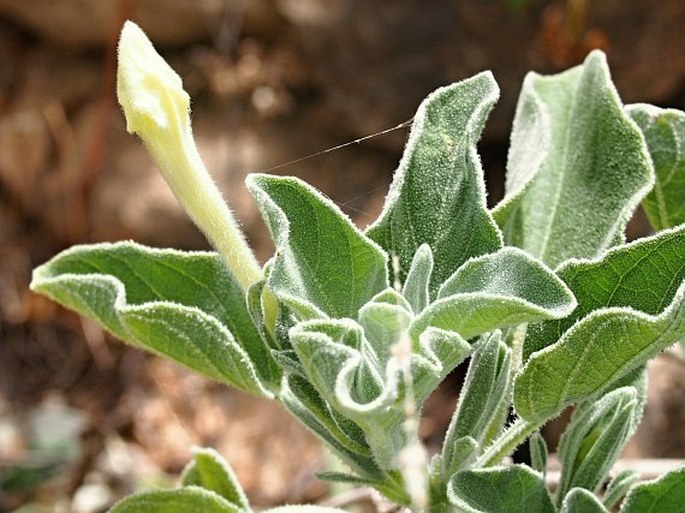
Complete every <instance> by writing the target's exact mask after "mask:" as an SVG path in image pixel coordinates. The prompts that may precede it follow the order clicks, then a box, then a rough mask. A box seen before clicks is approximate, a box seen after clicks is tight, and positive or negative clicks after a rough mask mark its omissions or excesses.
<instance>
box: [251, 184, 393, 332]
mask: <svg viewBox="0 0 685 513" xmlns="http://www.w3.org/2000/svg"><path fill="white" fill-rule="evenodd" d="M247 187H248V190H249V191H250V193H251V194H252V196H253V197H254V199H255V201H256V202H257V205H258V206H259V210H260V211H261V213H262V216H263V217H264V220H265V221H266V224H267V226H268V227H269V231H270V232H271V236H272V238H273V239H274V242H275V244H276V257H275V260H274V262H273V265H272V269H271V272H270V273H269V278H268V284H269V288H270V289H271V290H272V291H273V292H274V294H276V296H277V297H278V298H279V299H280V300H281V301H284V302H285V303H286V304H288V305H289V306H290V307H291V308H293V309H294V310H295V311H296V312H297V313H298V314H299V315H300V316H301V317H303V318H312V317H326V316H330V317H334V318H342V317H352V318H354V317H356V316H357V311H358V310H359V309H360V308H361V306H362V305H363V304H364V303H366V302H367V301H369V300H370V299H371V298H372V297H373V296H374V295H375V294H377V293H378V292H380V291H382V290H383V289H385V288H386V287H387V286H388V274H387V255H386V254H385V253H384V252H383V250H382V249H381V248H380V247H379V246H378V245H377V244H375V243H374V242H373V241H371V240H370V239H368V238H367V237H366V236H365V235H363V234H362V233H361V232H360V231H359V230H358V229H357V228H356V227H355V226H354V225H353V224H352V221H350V219H349V218H348V217H347V216H345V214H343V213H342V212H341V211H340V209H339V208H338V207H337V206H336V205H335V204H334V203H333V202H332V201H330V200H329V199H327V198H325V197H324V196H323V195H322V194H321V193H319V192H318V191H316V190H315V189H314V188H313V187H311V186H310V185H307V184H306V183H304V182H302V181H301V180H299V179H297V178H292V177H276V176H268V175H263V174H253V175H250V176H248V178H247Z"/></svg>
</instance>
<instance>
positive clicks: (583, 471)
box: [31, 52, 685, 513]
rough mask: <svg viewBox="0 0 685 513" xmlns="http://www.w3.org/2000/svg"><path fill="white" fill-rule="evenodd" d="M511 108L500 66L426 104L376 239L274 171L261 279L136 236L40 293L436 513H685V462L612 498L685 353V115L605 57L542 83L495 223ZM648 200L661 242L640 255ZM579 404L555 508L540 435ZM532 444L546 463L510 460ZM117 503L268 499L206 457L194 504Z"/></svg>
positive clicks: (261, 202) (242, 505)
mask: <svg viewBox="0 0 685 513" xmlns="http://www.w3.org/2000/svg"><path fill="white" fill-rule="evenodd" d="M120 58H121V56H120ZM498 94H499V91H498V88H497V85H496V83H495V81H494V78H493V77H492V75H491V74H490V73H488V72H485V73H481V74H478V75H476V76H474V77H472V78H469V79H466V80H463V81H461V82H458V83H456V84H453V85H450V86H447V87H443V88H440V89H438V90H437V91H435V92H434V93H432V94H431V95H429V96H428V97H427V98H426V99H425V100H424V102H423V103H422V104H421V106H420V107H419V109H418V111H417V113H416V116H415V117H414V122H413V126H412V129H411V134H410V136H409V139H408V142H407V145H406V149H405V152H404V155H403V156H402V159H401V161H400V164H399V167H398V168H397V170H396V172H395V175H394V179H393V182H392V184H391V186H390V191H389V193H388V196H387V198H386V202H385V205H384V208H383V211H382V213H381V215H380V216H379V218H378V219H377V220H376V221H375V222H374V223H373V224H372V225H371V226H369V227H368V228H367V229H366V230H360V229H358V228H357V227H356V226H355V225H354V224H353V223H352V221H351V220H350V219H349V218H348V217H347V216H346V215H344V214H343V213H342V212H341V211H340V209H339V208H338V207H337V206H336V205H335V203H333V202H332V201H330V200H329V199H328V198H326V197H325V196H324V195H323V194H322V193H320V192H319V191H317V190H315V189H314V188H312V187H311V186H309V185H307V184H306V183H304V182H302V181H301V180H299V179H297V178H294V177H279V176H269V175H264V174H253V175H250V176H249V177H248V179H247V187H248V190H249V191H250V193H251V194H252V196H253V198H254V200H255V202H256V204H257V206H258V208H259V210H260V212H261V214H262V216H263V218H264V221H265V223H266V225H267V227H268V229H269V232H270V234H271V236H272V238H273V240H274V243H275V245H276V253H275V255H274V256H273V258H271V259H270V260H269V261H268V262H267V263H266V264H265V265H264V267H263V269H262V271H261V275H260V277H259V278H258V279H257V280H256V281H254V280H252V281H250V282H246V281H245V280H244V279H238V278H237V277H236V275H235V274H234V271H233V269H238V268H240V262H237V263H234V264H235V265H230V264H231V263H230V262H229V265H226V258H225V257H222V256H219V255H218V254H215V253H207V252H190V253H188V252H180V251H176V250H160V249H152V248H146V247H143V246H140V245H138V244H136V243H132V242H120V243H115V244H95V245H88V246H77V247H75V248H72V249H69V250H67V251H65V252H63V253H61V254H60V255H57V256H56V257H54V258H53V259H52V260H51V261H50V262H48V263H46V264H44V265H43V266H41V267H39V268H38V269H36V271H35V273H34V278H33V282H32V285H31V286H32V289H33V290H35V291H37V292H40V293H42V294H45V295H47V296H48V297H50V298H52V299H54V300H55V301H57V302H59V303H60V304H62V305H64V306H66V307H68V308H71V309H73V310H75V311H77V312H79V313H81V314H82V315H84V316H87V317H89V318H92V319H94V320H96V321H98V322H99V323H100V324H102V326H104V327H105V328H106V329H107V330H108V331H110V332H111V333H113V334H114V335H116V336H117V337H119V338H121V339H122V340H124V341H126V342H128V343H130V344H132V345H134V346H136V347H140V348H143V349H146V350H149V351H152V352H154V353H157V354H161V355H163V356H166V357H167V358H171V359H172V360H175V361H177V362H178V363H180V364H182V365H185V366H186V367H188V368H190V369H193V370H194V371H196V372H198V373H200V374H203V375H205V376H207V377H209V378H212V379H215V380H217V381H220V382H223V383H226V384H229V385H232V386H234V387H237V388H239V389H241V390H244V391H246V392H249V393H252V394H256V395H258V396H261V397H266V398H270V399H274V400H277V401H279V402H281V403H282V404H283V405H284V407H285V408H287V409H288V410H289V411H290V412H291V413H292V414H293V415H294V416H295V417H297V418H298V419H299V420H300V421H301V422H302V423H303V424H304V425H306V426H307V427H308V428H310V429H311V430H312V431H313V432H314V433H316V434H317V435H318V436H319V438H320V439H321V440H322V441H323V442H324V443H325V444H326V445H327V446H328V448H329V449H330V450H331V451H332V452H333V453H334V454H335V455H336V456H338V458H339V459H340V460H341V461H342V462H343V463H344V464H345V466H346V467H347V469H348V471H347V472H328V473H323V474H321V475H320V477H321V478H322V479H328V480H337V481H344V482H349V483H357V484H363V485H367V486H371V487H373V488H376V489H377V490H378V491H379V492H381V493H382V494H383V495H385V497H386V498H388V499H389V500H390V501H393V502H395V503H397V504H399V505H402V506H407V507H410V508H412V509H414V510H426V511H436V512H437V511H455V512H456V511H465V512H482V513H501V512H505V511H506V512H510V513H515V512H518V511H521V512H529V511H540V512H551V513H554V512H565V513H580V512H586V511H588V512H602V511H604V512H607V511H609V509H610V508H612V507H614V506H615V504H617V503H618V502H619V501H621V499H622V498H623V496H625V495H626V494H627V498H626V499H625V500H624V501H623V506H622V508H621V512H622V513H637V512H642V511H674V512H675V511H682V510H679V509H677V508H678V507H682V504H684V503H685V492H683V490H685V473H684V472H683V470H682V469H681V470H679V471H676V472H672V473H670V474H668V475H666V476H664V477H662V478H660V479H658V480H656V481H653V482H649V483H643V484H635V482H636V476H635V475H634V474H621V475H619V476H617V477H615V478H614V479H613V480H612V481H611V482H610V483H609V485H608V488H607V489H606V492H605V493H604V495H603V497H602V496H596V495H595V494H596V493H598V492H600V491H601V490H602V489H603V486H604V485H605V484H606V479H607V476H608V475H609V473H610V470H611V467H612V465H613V464H614V462H615V460H616V459H617V458H618V456H619V454H620V452H621V449H622V448H623V446H624V445H625V443H626V442H627V440H628V439H629V438H630V436H631V435H632V434H633V433H634V431H635V429H636V427H637V425H638V423H639V421H640V418H641V415H642V410H643V408H644V403H645V396H646V394H645V387H646V378H645V371H644V368H645V364H646V362H647V361H648V360H649V359H650V358H653V357H654V356H656V355H657V354H658V353H660V352H661V351H662V350H664V349H666V348H668V347H669V346H672V345H673V344H675V343H677V342H679V341H681V342H682V341H683V340H684V339H685V224H683V223H684V222H685V209H684V207H683V205H685V150H683V148H684V147H685V114H683V113H682V112H679V111H676V110H670V109H669V110H660V109H657V108H655V107H652V106H647V105H635V106H628V107H625V106H624V105H623V104H622V103H621V101H620V99H619V97H618V94H617V92H616V90H615V88H614V86H613V84H612V82H611V79H610V76H609V71H608V67H607V64H606V59H605V57H604V55H603V54H602V53H601V52H593V53H592V54H590V55H589V56H588V58H587V59H586V61H585V63H584V64H583V65H581V66H578V67H576V68H573V69H571V70H569V71H566V72H564V73H561V74H559V75H554V76H540V75H537V74H535V73H531V74H529V75H528V77H527V78H526V79H525V81H524V85H523V90H522V92H521V96H520V99H519V103H518V108H517V112H516V117H515V120H514V127H513V132H512V138H511V147H510V151H509V159H508V165H507V182H506V195H505V197H504V199H503V200H502V202H501V203H500V204H499V205H497V206H496V207H495V208H494V209H493V210H489V209H488V208H487V206H486V201H485V186H484V180H483V169H482V166H481V162H480V158H479V156H478V152H477V148H476V145H477V142H478V139H479V138H480V135H481V132H482V130H483V127H484V125H485V122H486V119H487V116H488V114H489V112H490V110H491V109H492V108H493V106H494V104H495V102H496V100H497V98H498ZM148 144H149V143H148ZM184 194H185V193H184ZM640 202H642V203H643V205H644V207H645V210H646V211H647V213H648V216H649V219H650V221H651V222H652V224H653V227H654V229H655V230H660V231H658V232H657V233H656V234H654V235H653V236H650V237H648V238H645V239H642V240H638V241H635V242H631V243H625V235H624V232H625V227H626V224H627V222H628V220H629V219H630V217H631V216H632V214H633V213H634V211H635V209H636V208H637V207H638V205H639V204H640ZM467 360H468V371H467V376H466V380H465V383H464V386H463V389H462V391H461V395H460V398H459V402H458V405H457V407H456V410H455V412H454V415H453V416H452V421H451V423H450V425H449V428H448V431H447V434H446V436H445V441H444V444H443V447H442V450H441V452H440V453H439V454H436V455H434V456H433V457H432V458H431V459H430V460H429V459H428V458H427V457H426V455H425V452H423V451H422V450H418V449H417V448H421V446H420V442H419V440H418V435H417V432H418V431H417V423H418V421H419V417H420V412H421V407H422V404H423V403H424V401H425V400H426V399H427V398H428V397H429V395H430V394H431V393H432V392H433V391H434V390H435V389H436V387H437V386H438V385H439V384H440V383H441V382H442V381H443V379H444V378H445V377H446V376H447V374H449V373H450V372H451V371H452V370H453V369H454V368H455V367H456V366H458V365H459V364H462V363H463V362H466V361H467ZM572 405H573V406H575V411H574V414H573V417H572V420H571V423H570V425H569V426H568V428H567V430H566V432H565V434H564V436H563V439H562V441H561V443H560V446H559V447H558V448H557V451H558V453H559V459H560V460H561V462H562V465H563V471H562V477H561V482H560V483H559V486H558V488H557V491H556V493H555V494H554V495H553V494H551V493H550V491H549V489H548V487H547V484H546V482H545V470H546V461H547V453H548V448H547V446H546V444H545V442H544V439H543V438H542V437H541V436H540V435H539V434H538V432H539V430H540V428H541V427H542V426H544V424H545V423H546V422H547V421H548V420H550V419H552V418H554V417H556V416H557V415H559V414H560V413H561V412H562V411H563V410H565V409H566V408H567V407H569V406H572ZM512 407H513V412H514V414H515V420H514V422H513V424H512V425H509V426H508V425H507V419H508V418H509V416H510V413H511V412H512ZM531 435H532V437H531V456H532V462H533V463H532V467H528V466H525V465H509V466H507V465H502V464H501V463H502V460H503V458H504V457H505V456H508V455H510V454H511V452H512V451H513V450H514V449H515V448H516V447H518V446H519V445H520V444H521V443H523V442H524V441H525V440H526V439H527V438H528V437H529V436H531ZM493 491H494V492H493ZM301 508H305V507H301ZM664 508H665V509H664ZM669 508H670V509H669ZM307 509H311V511H312V513H317V512H318V511H319V510H320V513H326V512H327V511H331V510H327V509H324V508H316V509H315V508H313V507H312V508H307ZM112 511H113V512H114V513H122V512H128V511H152V512H167V511H169V512H171V511H211V512H214V511H216V512H230V513H241V512H243V513H247V512H249V511H250V506H249V504H248V502H247V500H246V498H245V495H244V494H243V492H242V490H241V488H240V486H239V485H238V484H237V481H236V479H235V476H234V475H233V472H232V471H231V470H230V468H229V467H228V466H227V464H226V463H225V462H223V460H221V458H220V457H219V456H218V455H217V454H216V453H215V452H213V451H211V450H198V451H196V453H195V457H194V460H193V462H192V463H191V464H190V466H189V467H188V468H187V469H186V471H185V472H184V475H183V478H182V482H181V487H180V488H178V489H176V490H167V491H156V492H144V493H142V494H139V495H136V496H132V497H130V498H128V499H125V500H124V501H122V502H121V503H119V504H118V505H117V506H115V507H114V508H113V510H112ZM273 511H274V512H276V511H282V512H283V513H286V512H287V508H286V509H277V510H273Z"/></svg>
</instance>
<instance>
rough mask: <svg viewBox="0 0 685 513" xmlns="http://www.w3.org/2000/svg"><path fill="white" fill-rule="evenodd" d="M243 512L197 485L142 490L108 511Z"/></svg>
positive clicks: (117, 512) (167, 512)
mask: <svg viewBox="0 0 685 513" xmlns="http://www.w3.org/2000/svg"><path fill="white" fill-rule="evenodd" d="M143 511H144V512H145V513H243V510H242V509H240V508H238V507H236V506H235V505H233V504H231V503H230V502H229V501H227V500H226V499H224V498H223V497H221V496H220V495H218V494H216V493H214V492H212V491H210V490H205V489H204V488H200V487H197V486H186V487H184V488H180V489H177V490H164V491H156V492H142V493H138V494H136V495H130V496H128V497H126V498H125V499H122V500H121V501H119V502H117V503H116V504H115V505H114V506H112V508H111V509H110V510H109V512H108V513H141V512H143Z"/></svg>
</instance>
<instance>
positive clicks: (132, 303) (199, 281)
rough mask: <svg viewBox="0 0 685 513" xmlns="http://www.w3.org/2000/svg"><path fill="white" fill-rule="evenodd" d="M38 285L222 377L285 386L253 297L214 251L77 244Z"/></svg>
mask: <svg viewBox="0 0 685 513" xmlns="http://www.w3.org/2000/svg"><path fill="white" fill-rule="evenodd" d="M31 288H32V290H34V291H36V292H39V293H41V294H44V295H46V296H48V297H50V298H51V299H53V300H55V301H57V302H58V303H60V304H62V305H64V306H66V307H68V308H70V309H72V310H75V311H76V312H78V313H80V314H82V315H84V316H86V317H89V318H91V319H94V320H96V321H98V322H99V323H100V324H102V325H103V326H104V327H105V328H106V329H107V330H108V331H110V332H111V333H113V334H114V335H116V336H117V337H119V338H121V339H122V340H124V341H126V342H128V343H130V344H132V345H134V346H137V347H139V348H144V349H147V350H149V351H152V352H154V353H157V354H161V355H164V356H166V357H168V358H171V359H173V360H175V361H177V362H179V363H181V364H183V365H185V366H186V367H188V368H190V369H193V370H195V371H196V372H199V373H200V374H204V375H205V376H208V377H210V378H212V379H215V380H217V381H220V382H223V383H228V384H231V385H233V386H236V387H237V388H240V389H242V390H246V391H249V392H252V393H256V394H259V395H264V396H271V395H272V394H271V392H269V391H268V390H267V389H266V387H267V386H268V387H270V388H272V389H276V388H277V386H278V384H279V381H280V377H279V374H280V373H279V371H278V369H277V367H276V366H275V363H274V362H273V359H272V358H271V356H270V353H269V350H268V348H267V347H266V345H265V344H264V342H263V340H262V338H261V337H260V335H259V333H258V332H257V330H256V329H255V327H254V325H253V324H252V321H251V318H250V315H249V313H248V310H247V306H246V303H245V294H244V292H243V290H242V288H241V287H240V286H239V285H238V283H237V282H236V280H235V279H234V278H233V276H232V275H231V274H230V272H229V271H228V270H227V268H226V267H225V266H224V264H223V262H222V260H221V258H220V257H219V256H218V255H216V254H214V253H206V252H194V253H184V252H181V251H175V250H160V249H152V248H146V247H144V246H140V245H138V244H135V243H131V242H120V243H116V244H107V243H103V244H94V245H89V246H75V247H73V248H71V249H68V250H66V251H64V252H62V253H60V254H59V255H57V256H56V257H54V258H53V259H52V260H50V261H49V262H47V263H46V264H44V265H42V266H40V267H38V268H37V269H36V270H35V271H34V274H33V281H32V283H31Z"/></svg>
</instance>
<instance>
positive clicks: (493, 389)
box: [443, 330, 511, 468]
mask: <svg viewBox="0 0 685 513" xmlns="http://www.w3.org/2000/svg"><path fill="white" fill-rule="evenodd" d="M484 338H485V340H483V342H482V343H481V344H480V346H479V347H478V349H477V350H476V352H475V353H474V355H473V357H472V358H471V362H470V363H469V370H468V372H467V374H466V379H465V381H464V386H463V387H462V389H461V393H460V394H459V402H458V404H457V408H456V410H455V412H454V416H453V417H452V421H451V422H450V425H449V428H448V430H447V434H446V435H445V444H444V447H443V460H444V463H445V465H446V468H449V467H451V465H452V460H453V454H452V453H451V451H452V449H453V447H454V446H455V442H456V441H457V440H459V439H461V438H463V437H466V436H468V437H471V438H473V439H474V440H476V442H477V443H478V444H480V445H482V443H483V439H484V437H485V435H486V433H487V427H488V426H489V425H490V422H491V420H492V417H493V416H494V415H496V414H497V412H498V411H499V409H500V406H501V403H502V402H503V401H506V400H507V394H506V393H505V390H506V388H507V386H508V383H509V379H510V373H511V350H510V349H509V348H508V347H507V346H506V344H504V342H503V341H502V333H501V332H500V331H498V330H497V331H493V332H492V333H491V334H489V335H487V336H485V337H484Z"/></svg>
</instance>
